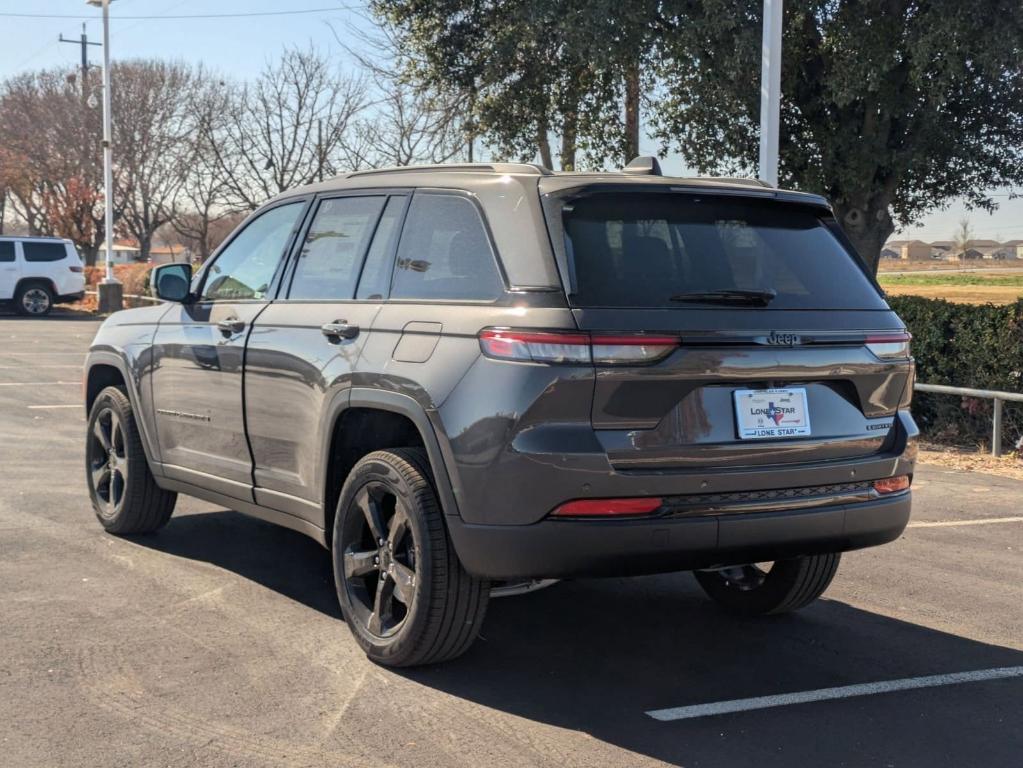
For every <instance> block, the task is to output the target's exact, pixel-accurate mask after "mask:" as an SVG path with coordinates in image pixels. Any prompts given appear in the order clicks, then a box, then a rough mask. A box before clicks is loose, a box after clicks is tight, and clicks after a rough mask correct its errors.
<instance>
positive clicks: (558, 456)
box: [85, 159, 917, 665]
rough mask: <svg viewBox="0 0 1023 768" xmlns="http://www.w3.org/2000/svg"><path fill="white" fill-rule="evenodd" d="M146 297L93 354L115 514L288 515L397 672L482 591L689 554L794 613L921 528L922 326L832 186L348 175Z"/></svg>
mask: <svg viewBox="0 0 1023 768" xmlns="http://www.w3.org/2000/svg"><path fill="white" fill-rule="evenodd" d="M153 285H154V289H155V291H156V293H157V295H158V296H159V297H160V298H162V299H164V300H165V303H162V304H160V305H158V306H153V307H148V308H143V309H133V310H130V311H126V312H119V313H117V314H116V315H114V316H113V317H111V318H110V319H108V320H107V321H106V323H104V325H103V327H102V328H101V329H100V331H99V333H98V334H97V336H96V339H95V341H94V343H93V345H92V348H91V351H90V353H89V357H88V361H87V364H86V371H85V377H86V379H85V393H86V407H87V409H88V412H89V426H88V433H87V463H88V467H87V469H88V485H89V492H90V494H91V497H92V503H93V506H94V508H95V511H96V514H97V516H98V517H99V520H100V522H101V523H102V524H103V526H104V527H105V528H106V529H107V530H108V531H110V532H112V533H119V534H130V533H147V532H150V531H154V530H156V529H158V528H160V527H161V526H162V525H164V524H165V523H167V521H168V519H169V518H170V516H171V512H172V509H173V507H174V503H175V499H176V494H177V493H186V494H189V495H191V496H196V497H199V498H202V499H206V500H208V501H211V502H213V503H215V504H220V505H223V506H225V507H228V508H231V509H234V510H238V511H241V512H245V513H248V514H251V515H255V516H257V517H260V518H263V519H265V520H270V521H272V522H275V523H279V524H281V525H284V526H287V527H289V528H293V529H296V530H298V531H302V532H303V533H306V534H308V535H310V536H312V537H313V538H315V539H316V540H317V541H319V542H321V543H322V544H323V545H324V546H326V547H328V548H330V550H331V552H332V553H333V562H334V572H335V580H336V584H337V593H338V598H339V600H340V603H341V607H342V609H343V612H344V616H345V618H346V620H347V622H348V625H349V627H350V628H351V630H352V632H353V633H354V635H355V638H356V639H357V640H358V642H359V643H360V645H361V646H362V647H363V648H364V649H365V651H366V652H367V654H368V655H369V656H370V657H371V658H372V659H374V660H376V661H378V662H381V663H384V664H389V665H412V664H423V663H430V662H437V661H442V660H444V659H450V658H452V657H455V656H457V655H459V654H460V653H462V652H463V651H465V650H466V649H467V648H468V647H469V645H470V644H471V643H472V641H473V639H474V638H475V637H476V635H477V633H478V631H479V628H480V624H481V622H482V621H483V616H484V612H485V610H486V606H487V600H488V598H489V595H490V589H491V584H492V583H493V582H495V581H499V582H502V581H503V582H515V581H522V580H529V579H540V578H563V577H574V576H604V575H619V576H620V575H628V574H644V573H657V572H666V571H683V570H691V571H694V572H695V575H696V578H697V580H698V581H699V583H700V584H701V586H702V587H703V588H704V590H705V591H706V592H707V593H708V594H709V595H710V596H711V597H712V598H713V599H714V600H715V601H717V602H718V603H720V604H721V605H723V606H724V607H726V608H728V609H730V610H733V611H737V612H740V613H743V614H747V615H752V614H768V613H778V612H782V611H788V610H792V609H796V608H799V607H801V606H803V605H806V604H807V603H809V602H810V601H812V600H814V599H815V598H816V597H818V596H819V595H820V594H821V593H822V592H823V591H824V590H825V589H826V588H827V586H828V584H829V582H830V581H831V579H832V577H833V576H834V574H835V570H836V568H837V566H838V561H839V557H840V553H841V552H843V551H846V550H850V549H856V548H859V547H866V546H871V545H874V544H881V543H884V542H887V541H891V540H893V539H895V538H896V537H898V536H899V534H900V533H901V532H902V530H903V528H904V527H905V525H906V522H907V520H908V518H909V510H910V491H909V485H910V481H911V478H912V474H913V464H914V459H915V452H916V436H917V429H916V426H915V425H914V423H913V420H912V418H911V417H910V414H909V410H908V408H909V402H910V396H911V392H912V381H913V362H912V360H911V358H910V354H909V336H908V335H907V334H906V329H905V327H904V325H903V323H902V322H901V321H900V320H899V318H898V317H897V316H896V315H895V314H894V313H893V312H892V310H891V309H890V308H889V307H888V305H887V304H886V303H885V300H884V298H883V297H882V295H881V292H880V291H879V289H878V287H877V285H876V284H875V282H874V280H873V279H872V277H871V276H870V274H868V273H867V272H866V271H865V270H864V268H863V265H862V264H861V262H860V261H859V259H858V258H857V257H856V256H855V255H854V252H853V251H852V249H851V246H850V245H849V243H848V242H847V240H846V238H845V237H844V235H843V233H842V231H841V229H840V228H839V226H838V225H837V223H836V221H835V219H834V217H833V215H832V212H831V209H830V208H829V206H828V203H827V202H826V201H825V200H823V199H822V198H820V197H816V196H814V195H809V194H801V193H797V192H787V191H781V190H776V189H772V188H767V187H764V186H762V185H760V184H758V183H756V182H750V181H742V180H728V179H721V180H713V179H698V180H697V179H680V178H666V177H663V176H661V175H660V173H659V170H658V169H657V166H656V163H655V162H651V161H650V160H649V159H648V160H646V161H643V160H640V161H638V162H634V163H633V164H630V166H628V167H626V169H625V170H624V171H622V172H620V173H601V174H580V173H551V172H549V171H547V170H545V169H543V168H538V167H536V166H532V165H521V164H503V163H495V164H492V165H466V166H437V167H414V168H402V169H390V170H382V171H364V172H356V173H349V174H347V175H345V176H342V177H338V178H335V179H331V180H329V181H324V182H322V183H319V184H315V185H312V186H308V187H304V188H302V189H297V190H295V191H293V192H289V193H286V194H283V195H281V196H279V197H278V198H276V199H274V200H272V201H270V202H269V203H267V204H266V205H265V206H264V207H263V208H261V209H260V210H258V211H256V212H255V213H253V214H252V216H250V217H249V218H248V220H247V221H246V222H245V223H244V224H242V225H241V226H240V227H239V228H238V230H237V231H236V232H235V233H234V234H233V235H232V236H231V237H230V238H229V239H228V240H227V242H225V243H224V245H223V246H222V247H221V248H220V249H219V250H218V252H217V253H216V254H215V255H214V256H213V257H212V258H211V259H210V260H209V261H208V262H207V263H206V264H205V265H204V266H203V268H202V269H200V270H199V271H198V272H197V274H195V275H194V276H193V275H192V274H191V271H190V270H189V268H188V267H186V266H184V265H166V266H162V267H159V268H158V269H157V270H156V271H155V273H154V277H153ZM282 567H286V565H283V564H282Z"/></svg>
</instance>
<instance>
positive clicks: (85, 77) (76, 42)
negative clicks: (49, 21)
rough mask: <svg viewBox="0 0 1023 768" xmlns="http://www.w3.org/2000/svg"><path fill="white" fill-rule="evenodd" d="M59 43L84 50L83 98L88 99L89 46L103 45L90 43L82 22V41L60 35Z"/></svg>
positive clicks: (82, 67)
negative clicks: (69, 44) (76, 46)
mask: <svg viewBox="0 0 1023 768" xmlns="http://www.w3.org/2000/svg"><path fill="white" fill-rule="evenodd" d="M57 40H58V41H59V42H62V43H71V44H72V45H78V46H81V48H82V66H81V70H82V98H88V96H89V46H90V45H98V46H102V45H103V44H102V43H90V42H89V36H88V35H87V34H85V22H82V37H81V39H80V40H72V39H71V38H70V37H64V35H60V37H58V38H57Z"/></svg>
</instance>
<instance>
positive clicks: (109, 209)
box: [85, 0, 124, 313]
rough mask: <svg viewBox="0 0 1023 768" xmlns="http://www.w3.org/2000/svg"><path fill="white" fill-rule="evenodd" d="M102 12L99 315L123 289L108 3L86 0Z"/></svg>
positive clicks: (120, 301) (119, 301)
mask: <svg viewBox="0 0 1023 768" xmlns="http://www.w3.org/2000/svg"><path fill="white" fill-rule="evenodd" d="M85 2H86V3H87V4H88V5H93V6H99V7H101V8H102V9H103V196H104V198H105V205H104V208H105V209H106V210H105V218H104V230H105V233H106V238H105V239H106V241H107V242H106V245H107V249H106V266H107V269H106V277H104V278H103V279H102V280H101V281H100V282H99V285H97V286H96V291H97V293H98V296H97V298H98V299H99V302H98V303H99V311H100V312H103V313H110V312H117V311H119V310H120V309H121V308H122V307H123V306H124V286H123V285H121V281H120V280H118V279H117V278H116V277H114V158H113V135H112V134H113V132H112V130H111V120H110V0H85Z"/></svg>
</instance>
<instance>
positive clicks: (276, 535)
mask: <svg viewBox="0 0 1023 768" xmlns="http://www.w3.org/2000/svg"><path fill="white" fill-rule="evenodd" d="M126 538H129V539H131V540H132V541H134V542H135V543H136V544H139V545H142V546H145V547H148V548H149V549H155V550H157V551H160V552H166V553H167V554H171V555H176V556H178V557H187V558H188V559H190V560H200V561H203V562H207V563H210V564H212V565H216V566H218V567H220V568H224V569H226V570H228V571H232V572H234V573H237V574H238V575H239V576H243V577H244V578H246V579H249V580H251V581H254V582H256V583H257V584H261V585H263V586H264V587H267V588H268V589H272V590H274V591H275V592H279V593H280V594H282V595H284V596H285V597H288V598H290V599H292V600H295V601H297V602H299V603H302V604H304V605H307V606H309V607H310V608H314V609H316V610H317V611H320V612H321V613H325V614H327V615H328V616H333V617H335V618H338V619H340V618H341V609H340V608H339V607H338V604H337V596H336V595H335V593H334V576H333V573H332V571H331V563H330V554H329V553H328V552H327V550H325V549H324V548H323V547H321V546H320V545H319V544H317V543H316V542H315V541H313V540H312V539H310V538H309V537H308V536H304V535H302V534H300V533H296V532H295V531H291V530H288V529H287V528H281V527H280V526H276V525H272V524H270V523H266V522H263V521H262V520H257V519H255V518H252V517H247V516H246V515H242V514H240V513H238V512H231V511H229V510H222V511H217V512H205V513H202V514H191V515H175V516H174V517H172V518H171V520H170V523H168V525H167V527H166V528H163V529H162V530H161V531H160V532H159V533H158V534H156V535H147V536H129V537H126Z"/></svg>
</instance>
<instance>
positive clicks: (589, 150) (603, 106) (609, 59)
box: [372, 0, 660, 168]
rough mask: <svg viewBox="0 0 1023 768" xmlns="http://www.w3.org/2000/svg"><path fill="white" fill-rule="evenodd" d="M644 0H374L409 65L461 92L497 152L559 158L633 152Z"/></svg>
mask: <svg viewBox="0 0 1023 768" xmlns="http://www.w3.org/2000/svg"><path fill="white" fill-rule="evenodd" d="M659 6H660V3H657V2H652V1H651V0H621V1H620V2H617V3H615V2H611V1H610V0H590V2H583V1H582V0H561V1H560V2H554V1H552V0H506V1H503V2H502V1H501V0H375V2H373V4H372V7H373V11H374V13H375V14H376V15H377V17H378V18H379V19H381V20H382V21H383V22H384V24H385V25H386V26H387V27H388V29H389V32H391V33H392V34H394V35H395V37H396V38H397V39H398V40H400V41H401V42H402V43H403V44H404V45H405V46H407V50H408V51H409V54H408V56H407V58H406V62H405V63H406V65H407V67H406V68H407V75H408V76H409V77H410V78H411V79H413V80H415V81H418V82H421V83H426V84H428V85H432V86H435V87H438V88H443V89H446V90H451V89H455V90H458V91H460V92H463V93H465V94H466V105H465V106H466V108H467V109H468V110H471V111H472V112H473V113H474V118H475V120H474V123H475V125H476V127H477V129H478V131H479V133H480V134H481V135H482V136H484V137H485V138H486V139H488V140H489V141H490V143H491V144H492V145H493V147H494V149H495V150H496V152H497V154H499V155H501V156H509V157H517V158H521V159H531V158H533V157H535V156H537V155H539V156H540V161H541V162H542V163H543V164H544V165H546V166H548V167H554V157H555V153H554V151H553V150H552V148H551V146H550V138H551V137H552V136H555V137H560V146H559V147H558V151H557V156H558V160H559V162H560V165H561V167H562V168H575V167H576V166H577V165H578V163H579V162H580V157H582V158H584V160H585V162H586V163H588V164H590V165H598V166H599V165H602V164H603V163H604V161H605V160H606V159H607V158H608V157H613V158H614V159H615V161H619V160H623V161H627V160H629V159H631V158H632V157H634V156H635V155H636V154H637V152H638V146H639V130H640V98H641V95H642V92H643V89H642V87H641V80H642V75H643V72H644V67H645V66H646V64H647V62H648V61H649V52H650V50H651V45H650V41H651V38H652V35H653V33H654V31H655V30H656V26H655V24H654V22H653V20H654V19H655V18H656V17H657V14H658V8H659Z"/></svg>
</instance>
